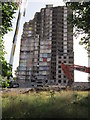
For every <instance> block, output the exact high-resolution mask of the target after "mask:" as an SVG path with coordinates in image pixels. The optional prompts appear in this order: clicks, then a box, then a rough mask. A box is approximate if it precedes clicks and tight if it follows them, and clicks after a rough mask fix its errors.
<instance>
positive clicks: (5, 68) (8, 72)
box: [1, 58, 12, 79]
mask: <svg viewBox="0 0 90 120" xmlns="http://www.w3.org/2000/svg"><path fill="white" fill-rule="evenodd" d="M1 63H2V76H4V77H5V76H7V78H8V79H9V77H10V76H12V66H11V65H10V64H9V63H7V61H6V60H5V59H4V58H3V60H2V62H1Z"/></svg>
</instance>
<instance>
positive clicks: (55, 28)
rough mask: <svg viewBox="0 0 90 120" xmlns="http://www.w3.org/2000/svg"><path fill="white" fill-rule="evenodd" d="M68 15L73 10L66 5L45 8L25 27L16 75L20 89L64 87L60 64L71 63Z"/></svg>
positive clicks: (72, 55)
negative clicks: (51, 86) (57, 85)
mask: <svg viewBox="0 0 90 120" xmlns="http://www.w3.org/2000/svg"><path fill="white" fill-rule="evenodd" d="M69 13H72V10H70V9H67V7H65V6H57V7H53V5H46V8H42V9H41V10H40V12H36V14H35V16H34V19H33V20H30V21H29V22H27V23H25V24H24V29H23V35H22V39H21V47H20V61H19V72H18V81H19V82H20V85H21V86H26V87H30V86H35V87H37V86H44V85H49V84H55V85H56V84H60V85H67V82H68V79H67V78H66V77H65V75H64V73H63V70H62V68H61V63H62V62H63V63H65V64H74V52H73V29H72V27H71V26H70V24H68V22H67V17H68V14H69ZM71 72H72V75H73V76H74V73H73V71H71ZM73 80H74V78H73Z"/></svg>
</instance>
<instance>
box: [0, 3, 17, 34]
mask: <svg viewBox="0 0 90 120" xmlns="http://www.w3.org/2000/svg"><path fill="white" fill-rule="evenodd" d="M0 10H1V11H2V25H0V32H1V33H2V34H1V35H2V36H3V35H5V34H6V33H8V31H11V30H12V29H11V27H12V20H13V18H15V16H14V13H15V10H17V3H15V2H2V3H0Z"/></svg>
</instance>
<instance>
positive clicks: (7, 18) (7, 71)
mask: <svg viewBox="0 0 90 120" xmlns="http://www.w3.org/2000/svg"><path fill="white" fill-rule="evenodd" d="M17 8H18V7H17V3H15V2H0V13H1V14H0V69H2V71H1V70H0V76H1V75H2V76H1V77H0V85H2V86H8V79H9V77H10V76H12V68H11V65H10V64H9V63H7V61H6V60H5V58H4V55H5V53H6V52H5V49H4V42H3V36H4V35H5V34H7V33H8V31H11V30H12V28H11V27H12V20H13V18H14V13H15V12H16V11H15V10H17ZM1 21H2V22H1ZM4 77H6V78H7V80H6V78H4Z"/></svg>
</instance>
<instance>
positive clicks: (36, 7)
mask: <svg viewBox="0 0 90 120" xmlns="http://www.w3.org/2000/svg"><path fill="white" fill-rule="evenodd" d="M61 1H62V0H38V2H37V1H36V0H28V3H27V9H26V16H25V17H23V15H22V17H21V21H20V27H19V34H18V39H17V45H16V50H15V55H14V61H13V75H14V71H15V69H16V68H17V66H18V65H19V54H20V41H21V34H22V31H23V24H24V23H25V21H27V22H28V21H29V20H31V19H33V17H34V14H35V12H39V11H40V9H41V8H45V6H46V4H53V6H62V5H64V3H63V2H61ZM24 4H25V3H24ZM17 13H18V11H17ZM17 13H16V14H15V16H16V18H17ZM15 25H16V19H14V20H13V31H12V32H9V33H8V34H7V35H5V36H4V40H5V50H6V52H7V54H6V55H5V58H6V60H7V62H9V59H10V54H11V47H12V40H13V35H14V30H15ZM79 40H80V37H78V38H77V39H76V38H75V37H74V64H76V65H82V66H88V57H87V51H86V50H85V49H84V47H83V46H81V45H79ZM74 78H75V82H76V81H82V82H85V81H88V74H87V73H83V72H79V71H75V75H74Z"/></svg>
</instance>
